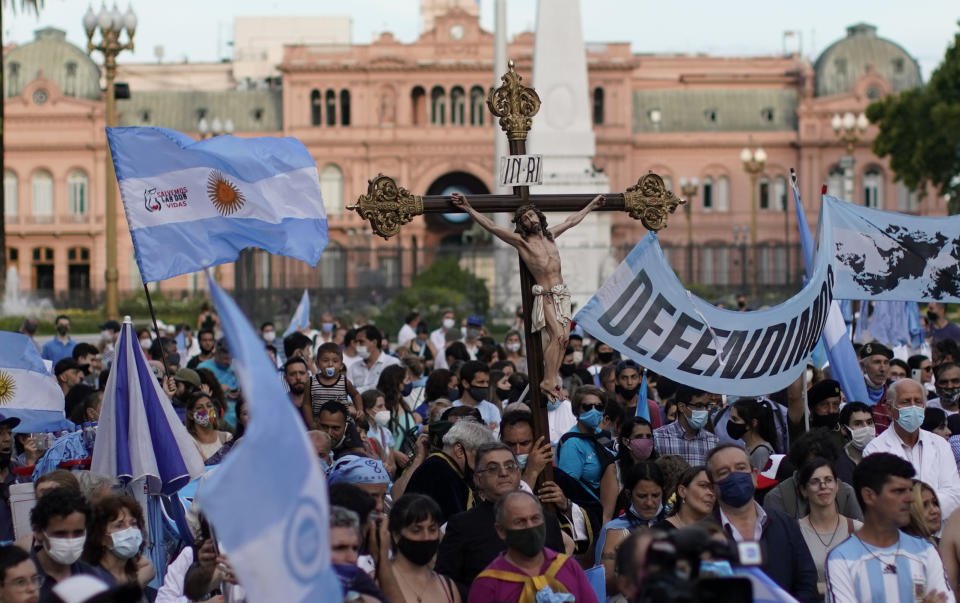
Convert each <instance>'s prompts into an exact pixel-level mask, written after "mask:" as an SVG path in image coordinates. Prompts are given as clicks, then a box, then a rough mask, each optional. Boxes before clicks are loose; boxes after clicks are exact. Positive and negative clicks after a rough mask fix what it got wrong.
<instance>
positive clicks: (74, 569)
mask: <svg viewBox="0 0 960 603" xmlns="http://www.w3.org/2000/svg"><path fill="white" fill-rule="evenodd" d="M89 519H90V507H89V506H88V505H87V503H86V501H85V500H84V499H83V496H81V495H80V493H79V492H75V491H73V490H70V489H68V488H57V489H55V490H53V491H51V492H49V493H47V494H45V495H43V496H42V497H40V499H38V500H37V504H36V506H35V507H34V508H33V510H32V511H30V527H31V528H32V529H33V538H34V542H36V543H37V544H38V545H39V548H38V549H35V550H34V551H33V552H32V553H31V556H32V557H33V560H34V561H35V562H36V564H37V573H38V574H39V575H40V578H41V580H42V582H41V584H40V601H51V600H53V599H52V597H53V595H52V591H53V587H54V586H55V585H56V584H57V583H58V582H61V581H63V580H66V579H67V578H69V577H70V576H75V575H77V574H91V575H96V570H95V569H94V568H93V567H91V566H90V565H88V564H87V563H84V562H83V561H80V555H81V554H82V553H83V545H84V544H85V543H86V540H87V523H88V521H89Z"/></svg>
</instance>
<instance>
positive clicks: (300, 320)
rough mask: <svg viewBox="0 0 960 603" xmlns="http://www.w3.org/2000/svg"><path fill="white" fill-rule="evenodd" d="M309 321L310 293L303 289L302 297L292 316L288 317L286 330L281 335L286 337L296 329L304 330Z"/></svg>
mask: <svg viewBox="0 0 960 603" xmlns="http://www.w3.org/2000/svg"><path fill="white" fill-rule="evenodd" d="M309 323H310V293H309V292H308V291H307V290H306V289H304V290H303V297H301V298H300V303H299V304H297V309H296V310H295V311H294V312H293V316H291V317H290V326H288V327H287V330H286V331H284V332H283V336H284V337H286V336H287V335H290V334H291V333H293V332H294V331H296V330H297V329H301V330H304V331H306V330H307V325H308V324H309Z"/></svg>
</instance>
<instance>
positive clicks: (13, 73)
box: [3, 61, 20, 96]
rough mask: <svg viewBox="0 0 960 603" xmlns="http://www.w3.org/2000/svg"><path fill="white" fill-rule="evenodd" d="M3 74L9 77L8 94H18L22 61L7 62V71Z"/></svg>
mask: <svg viewBox="0 0 960 603" xmlns="http://www.w3.org/2000/svg"><path fill="white" fill-rule="evenodd" d="M3 76H4V77H5V78H7V96H18V95H19V94H20V63H18V62H16V61H11V62H9V63H7V72H6V73H4V74H3Z"/></svg>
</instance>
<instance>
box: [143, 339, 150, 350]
mask: <svg viewBox="0 0 960 603" xmlns="http://www.w3.org/2000/svg"><path fill="white" fill-rule="evenodd" d="M151 343H153V342H152V341H151V340H150V339H141V340H140V347H141V348H143V349H145V350H149V349H150V344H151Z"/></svg>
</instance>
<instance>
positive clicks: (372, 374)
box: [347, 325, 400, 394]
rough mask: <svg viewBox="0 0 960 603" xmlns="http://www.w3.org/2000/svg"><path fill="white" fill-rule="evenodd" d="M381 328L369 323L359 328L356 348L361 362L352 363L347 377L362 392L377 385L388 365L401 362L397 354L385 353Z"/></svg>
mask: <svg viewBox="0 0 960 603" xmlns="http://www.w3.org/2000/svg"><path fill="white" fill-rule="evenodd" d="M381 339H382V338H381V336H380V329H378V328H377V327H375V326H373V325H367V326H365V327H361V328H360V329H358V330H357V340H356V350H357V356H359V357H360V359H361V362H356V363H354V364H352V365H350V368H348V369H347V379H349V380H350V382H351V383H353V386H354V387H356V388H357V391H358V392H360V393H361V394H362V393H363V392H365V391H367V390H368V389H373V388H375V387H376V386H377V381H379V380H380V374H381V373H382V372H383V369H385V368H387V367H388V366H394V365H398V364H400V360H398V359H397V357H396V356H390V355H389V354H385V353H384V352H383V350H381V349H380V340H381Z"/></svg>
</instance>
